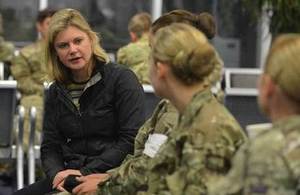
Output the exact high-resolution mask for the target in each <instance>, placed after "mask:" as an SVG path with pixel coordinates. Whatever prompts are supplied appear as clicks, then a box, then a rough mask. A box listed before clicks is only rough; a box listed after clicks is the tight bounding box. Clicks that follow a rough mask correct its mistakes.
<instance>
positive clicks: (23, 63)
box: [11, 8, 55, 150]
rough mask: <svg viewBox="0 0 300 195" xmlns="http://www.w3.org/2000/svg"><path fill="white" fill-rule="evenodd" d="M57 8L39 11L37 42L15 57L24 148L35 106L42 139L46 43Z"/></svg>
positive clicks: (14, 72) (13, 65) (13, 72)
mask: <svg viewBox="0 0 300 195" xmlns="http://www.w3.org/2000/svg"><path fill="white" fill-rule="evenodd" d="M54 13H55V10H53V9H50V8H46V9H44V10H41V11H39V12H38V15H37V19H36V29H37V32H38V33H39V38H38V39H37V41H36V42H34V43H32V44H30V45H28V46H26V47H24V48H22V49H21V50H20V51H19V52H18V55H17V56H15V57H14V58H13V60H12V66H11V72H12V76H13V77H14V79H15V80H17V82H18V85H17V87H18V90H19V91H20V93H21V101H20V103H21V105H23V106H24V107H25V110H26V114H25V119H24V141H23V142H24V146H25V150H26V148H27V146H28V141H29V114H28V112H29V109H30V107H32V106H34V107H36V109H37V115H36V116H37V120H36V130H37V132H39V133H38V134H37V135H36V136H35V137H36V138H37V140H38V141H39V139H38V138H39V137H40V136H39V135H40V132H41V130H42V120H43V104H44V82H45V81H46V76H47V70H46V59H45V42H46V39H47V32H48V27H49V22H50V20H51V17H52V15H53V14H54Z"/></svg>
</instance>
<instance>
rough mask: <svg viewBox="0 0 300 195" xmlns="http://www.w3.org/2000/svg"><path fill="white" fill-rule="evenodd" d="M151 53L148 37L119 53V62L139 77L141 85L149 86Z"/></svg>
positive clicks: (125, 47) (144, 36) (143, 37)
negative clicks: (149, 59) (149, 58)
mask: <svg viewBox="0 0 300 195" xmlns="http://www.w3.org/2000/svg"><path fill="white" fill-rule="evenodd" d="M149 53H150V47H149V38H148V35H143V36H142V37H141V38H140V39H139V40H138V41H136V42H133V43H129V44H128V45H126V46H124V47H122V48H120V49H119V50H118V52H117V62H118V63H119V64H123V65H126V66H128V68H130V69H131V70H132V71H133V72H134V73H135V74H136V75H137V77H138V79H139V81H140V83H141V84H149V83H150V81H149V78H148V57H149Z"/></svg>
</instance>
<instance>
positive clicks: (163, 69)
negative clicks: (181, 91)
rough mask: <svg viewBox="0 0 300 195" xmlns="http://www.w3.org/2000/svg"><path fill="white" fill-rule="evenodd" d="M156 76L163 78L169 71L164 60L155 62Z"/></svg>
mask: <svg viewBox="0 0 300 195" xmlns="http://www.w3.org/2000/svg"><path fill="white" fill-rule="evenodd" d="M156 69H157V76H158V77H159V78H165V77H166V75H167V72H168V71H169V65H168V64H166V63H164V62H159V61H157V62H156Z"/></svg>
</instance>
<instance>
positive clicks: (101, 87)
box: [41, 62, 145, 179]
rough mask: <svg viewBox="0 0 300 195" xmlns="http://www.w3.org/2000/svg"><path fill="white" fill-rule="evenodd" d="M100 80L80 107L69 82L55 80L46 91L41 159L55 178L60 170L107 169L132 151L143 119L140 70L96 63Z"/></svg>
mask: <svg viewBox="0 0 300 195" xmlns="http://www.w3.org/2000/svg"><path fill="white" fill-rule="evenodd" d="M95 71H96V72H100V75H101V77H102V78H101V80H100V81H98V82H97V83H96V84H94V85H92V86H90V87H89V88H87V89H86V90H85V91H84V92H83V94H82V95H81V97H80V99H79V102H80V109H79V110H78V109H77V108H76V106H75V105H74V104H73V102H72V100H71V97H70V95H69V94H68V93H67V91H66V89H65V87H64V86H63V85H62V84H59V83H58V82H55V83H53V84H52V85H51V86H50V88H49V90H48V91H47V94H46V102H45V115H44V126H43V141H42V145H41V160H42V165H43V168H44V170H45V172H46V174H47V176H48V177H50V178H51V179H53V178H54V176H55V175H56V174H57V172H59V171H61V170H65V169H77V170H80V172H81V174H83V175H88V174H91V173H100V172H105V171H107V170H109V169H111V168H114V167H116V166H118V165H119V164H120V163H121V162H122V160H123V159H124V158H125V156H126V155H127V154H128V153H132V152H133V146H134V138H135V136H136V133H137V130H138V129H139V127H140V126H141V125H142V124H143V123H144V118H145V117H144V115H145V114H144V93H143V89H142V86H141V85H140V84H139V82H138V80H137V78H136V76H135V75H134V73H133V72H131V71H130V70H129V69H126V68H123V67H121V66H119V65H116V64H112V63H109V64H106V65H104V64H102V63H100V62H98V63H97V65H96V66H95Z"/></svg>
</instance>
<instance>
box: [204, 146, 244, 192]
mask: <svg viewBox="0 0 300 195" xmlns="http://www.w3.org/2000/svg"><path fill="white" fill-rule="evenodd" d="M247 147H248V144H247V143H246V144H244V145H243V146H242V147H241V148H240V149H239V151H238V152H237V154H236V155H235V157H234V159H233V162H232V168H231V170H230V171H229V173H228V174H227V175H226V176H224V177H222V178H221V179H220V180H218V182H216V183H212V184H211V185H209V186H208V191H209V193H208V194H209V195H239V194H242V189H243V183H244V178H243V176H244V174H245V166H246V157H247V156H246V154H247V152H246V151H247Z"/></svg>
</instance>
